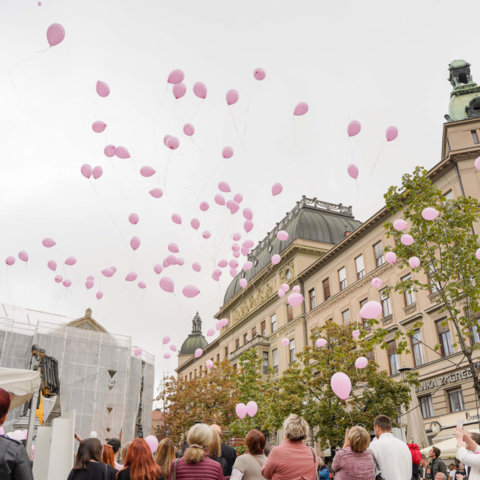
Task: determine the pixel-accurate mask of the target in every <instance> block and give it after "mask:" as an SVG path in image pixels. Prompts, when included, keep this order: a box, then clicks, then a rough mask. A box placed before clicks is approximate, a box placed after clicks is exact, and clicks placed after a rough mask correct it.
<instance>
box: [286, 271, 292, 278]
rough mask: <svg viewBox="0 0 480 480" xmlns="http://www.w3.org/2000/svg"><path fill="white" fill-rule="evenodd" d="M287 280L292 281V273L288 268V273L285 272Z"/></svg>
mask: <svg viewBox="0 0 480 480" xmlns="http://www.w3.org/2000/svg"><path fill="white" fill-rule="evenodd" d="M285 278H286V279H287V280H290V279H291V278H292V272H291V271H290V269H289V268H287V270H286V272H285Z"/></svg>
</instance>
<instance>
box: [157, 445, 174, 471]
mask: <svg viewBox="0 0 480 480" xmlns="http://www.w3.org/2000/svg"><path fill="white" fill-rule="evenodd" d="M174 460H175V445H174V444H173V442H172V441H171V440H170V439H169V438H164V439H163V440H161V441H160V443H159V444H158V448H157V453H156V454H155V462H156V463H157V465H159V466H160V470H161V471H162V476H161V477H160V478H161V480H166V479H167V478H168V475H169V473H170V465H171V464H172V462H173V461H174Z"/></svg>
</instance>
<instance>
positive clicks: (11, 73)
mask: <svg viewBox="0 0 480 480" xmlns="http://www.w3.org/2000/svg"><path fill="white" fill-rule="evenodd" d="M48 50H50V47H47V48H43V49H42V50H37V51H36V52H35V53H34V54H33V55H30V56H29V57H27V58H25V59H23V60H20V61H19V62H17V63H14V64H13V65H12V68H10V70H9V71H8V75H9V77H10V82H11V83H12V87H13V88H14V90H16V89H17V87H16V85H15V82H14V81H13V70H14V69H15V68H16V67H19V66H20V65H21V64H22V63H26V62H28V61H30V60H32V59H34V58H35V57H36V56H38V55H40V54H43V53H46V52H47V51H48Z"/></svg>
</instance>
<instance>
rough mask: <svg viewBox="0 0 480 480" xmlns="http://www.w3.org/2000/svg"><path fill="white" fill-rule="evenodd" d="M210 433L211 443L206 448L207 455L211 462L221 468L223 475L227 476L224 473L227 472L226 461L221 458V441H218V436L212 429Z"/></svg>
mask: <svg viewBox="0 0 480 480" xmlns="http://www.w3.org/2000/svg"><path fill="white" fill-rule="evenodd" d="M210 428H211V427H210ZM212 432H213V438H212V443H211V444H210V446H209V447H208V448H207V451H208V455H209V457H210V458H211V459H212V460H215V461H216V462H218V463H219V464H220V465H221V466H222V472H223V475H224V476H227V474H226V472H227V471H228V463H227V460H226V459H225V458H223V457H222V441H221V440H220V435H219V434H218V433H217V432H216V431H215V430H213V428H212ZM228 476H229V475H228Z"/></svg>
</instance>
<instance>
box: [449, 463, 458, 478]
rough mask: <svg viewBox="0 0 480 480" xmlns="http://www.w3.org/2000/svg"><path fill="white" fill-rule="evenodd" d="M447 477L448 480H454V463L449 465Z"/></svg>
mask: <svg viewBox="0 0 480 480" xmlns="http://www.w3.org/2000/svg"><path fill="white" fill-rule="evenodd" d="M447 469H448V477H449V478H450V480H455V472H456V470H457V467H456V466H455V464H454V463H451V464H450V465H449V466H448V467H447Z"/></svg>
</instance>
